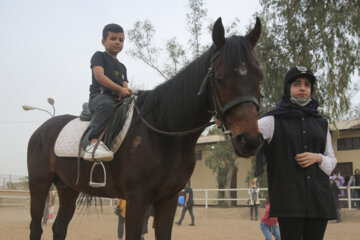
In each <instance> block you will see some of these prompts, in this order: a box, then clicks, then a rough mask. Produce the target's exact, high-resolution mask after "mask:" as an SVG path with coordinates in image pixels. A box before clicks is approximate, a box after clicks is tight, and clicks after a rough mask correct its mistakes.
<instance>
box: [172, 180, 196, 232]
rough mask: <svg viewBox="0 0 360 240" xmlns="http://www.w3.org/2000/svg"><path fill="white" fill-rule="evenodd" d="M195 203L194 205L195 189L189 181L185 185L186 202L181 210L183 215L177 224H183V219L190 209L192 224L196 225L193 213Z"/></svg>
mask: <svg viewBox="0 0 360 240" xmlns="http://www.w3.org/2000/svg"><path fill="white" fill-rule="evenodd" d="M193 205H194V199H193V191H192V189H191V187H190V185H189V182H187V183H186V185H185V202H184V206H183V209H182V212H181V217H180V219H179V221H178V222H175V223H176V224H177V225H181V222H182V220H183V219H184V216H185V213H186V211H189V214H190V216H191V224H190V226H195V217H194V213H193Z"/></svg>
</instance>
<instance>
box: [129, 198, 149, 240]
mask: <svg viewBox="0 0 360 240" xmlns="http://www.w3.org/2000/svg"><path fill="white" fill-rule="evenodd" d="M148 206H149V204H148V203H146V202H145V201H144V198H143V197H140V196H136V197H135V196H132V197H128V198H127V199H126V217H125V235H126V240H140V239H141V234H142V230H143V225H144V221H145V215H146V209H147V208H148Z"/></svg>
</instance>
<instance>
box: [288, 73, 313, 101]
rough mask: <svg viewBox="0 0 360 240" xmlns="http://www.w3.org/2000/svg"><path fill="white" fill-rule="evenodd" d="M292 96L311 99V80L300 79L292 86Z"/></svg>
mask: <svg viewBox="0 0 360 240" xmlns="http://www.w3.org/2000/svg"><path fill="white" fill-rule="evenodd" d="M290 96H291V97H298V98H309V97H310V96H311V82H310V80H309V79H307V78H304V77H300V78H297V79H296V80H295V81H294V82H292V83H291V85H290Z"/></svg>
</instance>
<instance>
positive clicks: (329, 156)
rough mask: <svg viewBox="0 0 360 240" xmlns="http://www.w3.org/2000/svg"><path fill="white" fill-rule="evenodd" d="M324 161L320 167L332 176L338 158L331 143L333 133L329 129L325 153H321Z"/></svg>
mask: <svg viewBox="0 0 360 240" xmlns="http://www.w3.org/2000/svg"><path fill="white" fill-rule="evenodd" d="M320 155H321V158H322V161H321V164H320V165H319V167H320V169H321V170H323V172H324V173H326V174H327V175H329V176H330V174H331V172H332V171H333V170H334V168H335V166H336V163H337V160H336V157H335V155H334V149H333V147H332V144H331V135H330V132H329V131H327V136H326V146H325V152H324V154H320Z"/></svg>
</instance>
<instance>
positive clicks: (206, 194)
mask: <svg viewBox="0 0 360 240" xmlns="http://www.w3.org/2000/svg"><path fill="white" fill-rule="evenodd" d="M205 208H208V191H207V189H205Z"/></svg>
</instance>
